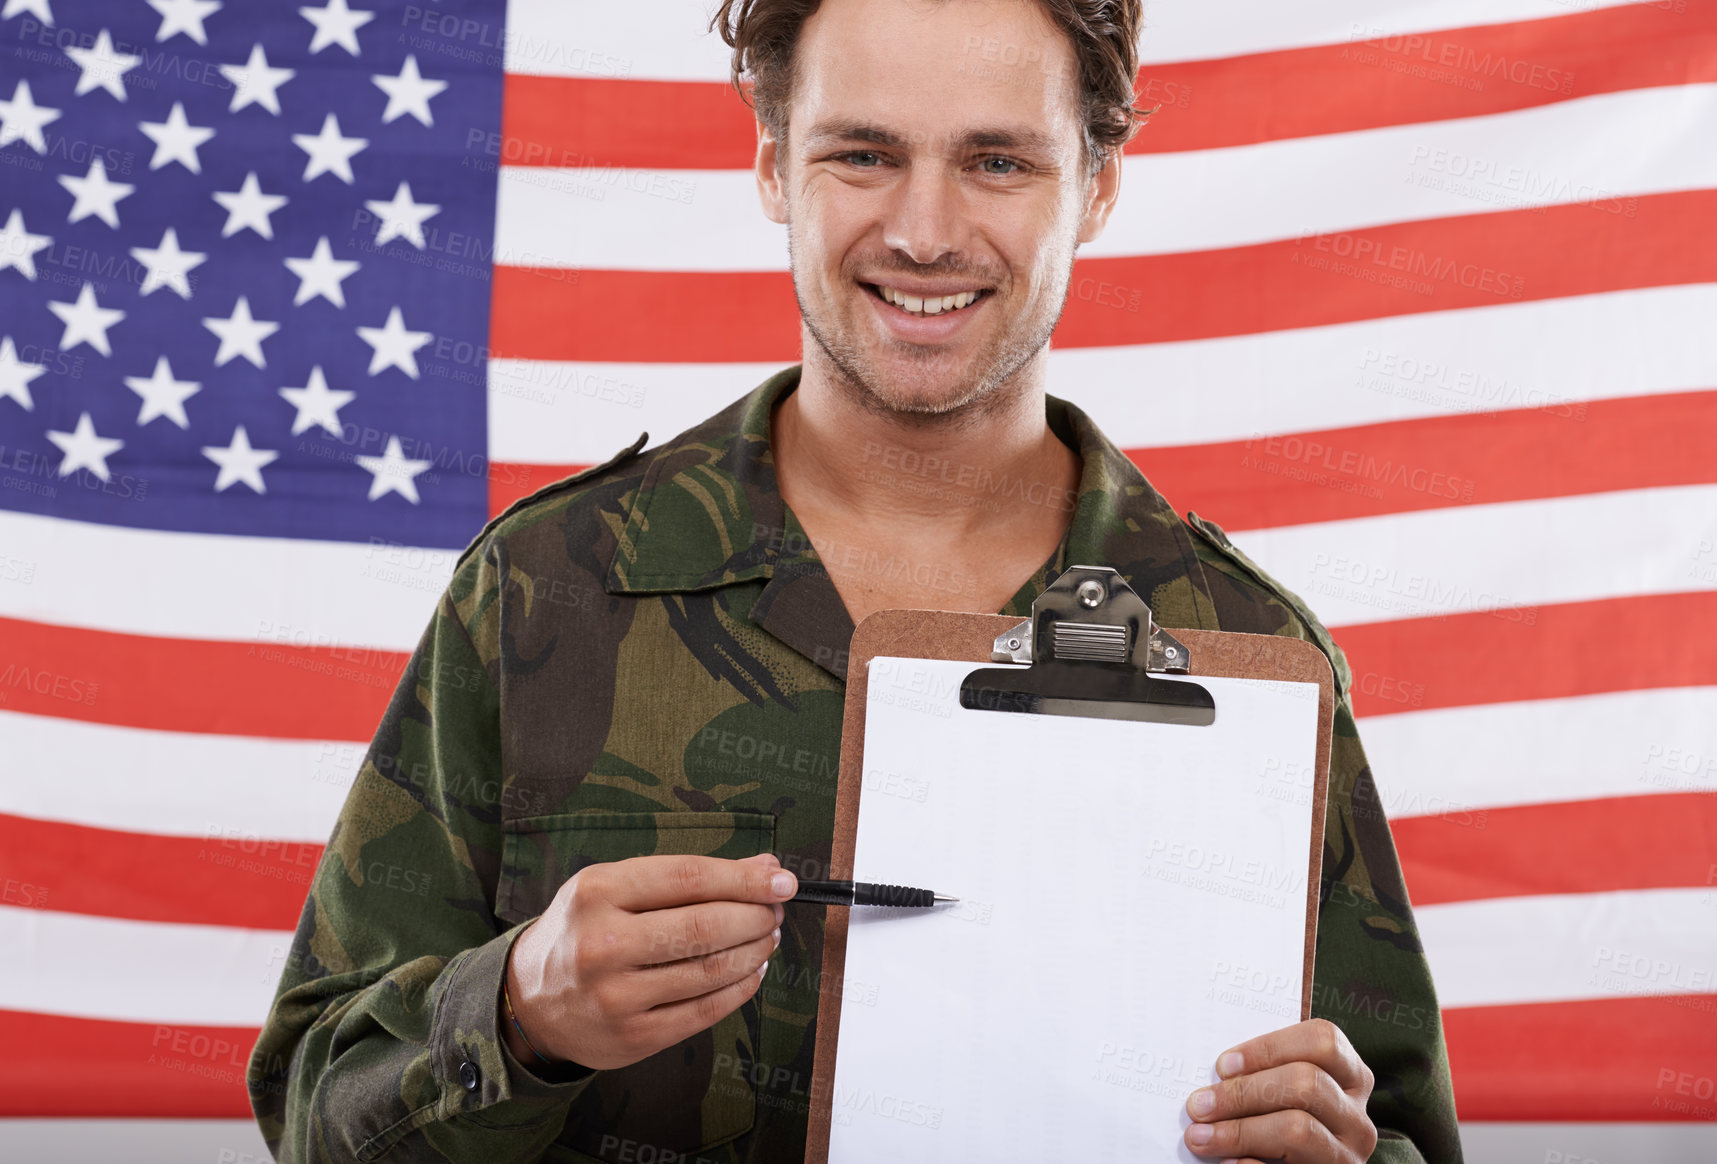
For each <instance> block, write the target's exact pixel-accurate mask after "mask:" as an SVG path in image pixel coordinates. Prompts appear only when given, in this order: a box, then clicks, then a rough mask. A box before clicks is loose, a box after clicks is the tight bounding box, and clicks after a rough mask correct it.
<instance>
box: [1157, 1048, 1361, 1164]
mask: <svg viewBox="0 0 1717 1164" xmlns="http://www.w3.org/2000/svg"><path fill="white" fill-rule="evenodd" d="M1216 1073H1217V1074H1218V1075H1220V1076H1221V1077H1222V1082H1220V1083H1215V1084H1212V1085H1211V1086H1209V1087H1201V1088H1199V1089H1198V1090H1197V1091H1195V1092H1193V1093H1192V1095H1191V1097H1190V1098H1188V1099H1187V1101H1186V1110H1187V1112H1188V1113H1189V1114H1190V1115H1191V1116H1192V1118H1193V1121H1194V1122H1193V1125H1192V1126H1191V1127H1189V1128H1187V1130H1186V1146H1187V1147H1188V1148H1190V1149H1191V1150H1192V1153H1193V1155H1195V1156H1204V1157H1208V1158H1211V1159H1219V1160H1232V1161H1238V1162H1239V1164H1259V1162H1260V1161H1262V1160H1282V1161H1285V1164H1359V1162H1361V1161H1364V1160H1367V1159H1369V1158H1370V1156H1371V1150H1372V1149H1373V1148H1374V1147H1376V1146H1377V1128H1376V1127H1375V1126H1373V1125H1372V1122H1371V1118H1370V1117H1369V1116H1367V1115H1366V1114H1365V1103H1366V1100H1368V1099H1370V1098H1371V1086H1372V1083H1373V1082H1374V1080H1373V1077H1372V1074H1371V1069H1370V1068H1369V1067H1367V1066H1366V1065H1365V1063H1364V1061H1363V1060H1361V1059H1360V1057H1359V1054H1358V1052H1356V1051H1355V1050H1354V1049H1353V1044H1352V1043H1350V1042H1348V1041H1347V1036H1346V1035H1344V1034H1342V1033H1341V1028H1339V1027H1337V1026H1336V1025H1335V1024H1334V1023H1332V1022H1329V1021H1328V1020H1327V1019H1310V1020H1308V1021H1307V1022H1303V1023H1296V1024H1294V1025H1293V1026H1291V1027H1283V1028H1282V1029H1281V1030H1279V1031H1274V1032H1272V1033H1270V1034H1268V1035H1262V1036H1260V1037H1259V1038H1256V1039H1252V1040H1250V1041H1249V1042H1245V1043H1241V1044H1240V1045H1239V1046H1238V1047H1235V1048H1233V1049H1232V1050H1229V1051H1224V1052H1223V1053H1222V1054H1221V1055H1220V1056H1219V1057H1218V1058H1217V1060H1216Z"/></svg>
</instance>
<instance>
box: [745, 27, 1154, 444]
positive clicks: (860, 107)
mask: <svg viewBox="0 0 1717 1164" xmlns="http://www.w3.org/2000/svg"><path fill="white" fill-rule="evenodd" d="M796 51H797V81H796V84H795V87H794V91H793V98H792V105H791V111H790V114H789V117H788V133H787V138H788V141H787V145H786V147H785V148H784V149H783V148H779V147H778V146H777V143H775V142H774V140H773V139H772V138H771V137H770V136H769V135H768V134H767V133H763V134H762V135H761V136H760V140H759V150H758V162H757V168H758V182H759V188H760V190H761V192H762V194H763V201H764V207H765V210H766V212H768V213H769V215H770V217H771V218H773V219H775V220H776V221H778V222H785V223H786V224H787V227H788V245H789V248H790V253H791V259H792V266H793V282H794V288H795V291H796V292H797V295H798V299H799V308H800V311H801V313H802V315H803V316H804V320H805V324H806V327H807V328H808V330H809V331H810V333H811V336H812V338H813V339H814V341H815V342H816V343H817V345H818V346H819V347H820V348H821V349H822V351H823V353H825V354H826V355H827V358H828V360H829V361H830V362H831V363H832V364H833V365H834V367H835V369H836V370H837V372H838V375H837V376H836V379H837V380H841V381H844V382H845V383H846V385H847V386H848V387H849V388H851V389H852V390H855V391H856V392H857V393H858V394H859V396H860V397H861V399H862V402H863V403H865V404H867V405H868V406H871V407H877V408H882V409H885V410H887V411H890V412H896V413H949V412H956V411H959V410H961V409H964V408H965V407H967V406H969V405H972V404H974V403H976V402H978V401H981V400H983V399H984V398H985V397H986V396H989V395H990V394H991V393H992V392H993V391H994V390H995V389H996V388H997V387H999V386H1001V385H1003V384H1005V383H1006V382H1008V380H1009V378H1010V377H1012V376H1013V375H1014V374H1015V373H1016V372H1018V371H1019V370H1020V369H1021V368H1022V367H1024V366H1025V365H1026V364H1027V363H1028V362H1029V361H1031V360H1032V359H1033V358H1034V357H1038V356H1039V355H1040V353H1041V352H1042V350H1043V348H1044V346H1045V345H1046V344H1047V343H1048V342H1049V336H1050V332H1051V331H1052V330H1054V327H1055V322H1056V320H1057V319H1058V318H1059V317H1060V314H1061V307H1062V304H1063V302H1064V301H1065V299H1066V297H1067V286H1068V278H1069V275H1070V273H1071V269H1072V264H1073V253H1074V248H1075V247H1076V246H1077V244H1078V243H1081V242H1087V241H1090V240H1091V239H1093V238H1095V237H1096V236H1097V234H1098V233H1099V232H1100V231H1101V230H1102V227H1103V223H1104V222H1105V221H1106V219H1107V217H1108V212H1109V208H1110V207H1111V206H1112V205H1113V201H1114V196H1115V194H1116V193H1117V191H1118V186H1119V172H1120V166H1119V162H1118V160H1111V162H1110V163H1109V165H1107V166H1106V167H1105V168H1104V170H1103V171H1102V172H1101V173H1100V174H1099V176H1098V178H1097V179H1096V180H1095V181H1092V182H1087V181H1086V180H1085V174H1086V172H1087V171H1086V158H1085V152H1084V149H1083V127H1082V123H1081V120H1080V116H1079V108H1078V95H1079V83H1078V67H1077V62H1076V60H1075V57H1074V53H1073V46H1072V44H1071V42H1070V41H1069V40H1068V38H1067V36H1066V35H1065V34H1063V33H1062V32H1060V31H1059V30H1058V29H1056V28H1055V26H1054V25H1052V24H1051V23H1050V22H1049V20H1048V18H1047V17H1046V16H1044V14H1043V12H1042V10H1041V9H1040V7H1039V5H1038V4H1037V3H1035V0H824V3H823V5H822V7H821V8H819V9H818V11H817V13H816V14H815V15H814V16H812V17H811V18H810V19H809V20H808V21H806V22H805V26H804V28H803V30H802V32H801V34H800V38H799V43H798V47H797V50H796ZM902 300H904V306H902V304H901V301H902ZM950 300H951V301H950ZM968 301H969V302H968ZM806 355H807V357H808V358H814V356H815V355H816V353H813V352H810V351H807V353H806Z"/></svg>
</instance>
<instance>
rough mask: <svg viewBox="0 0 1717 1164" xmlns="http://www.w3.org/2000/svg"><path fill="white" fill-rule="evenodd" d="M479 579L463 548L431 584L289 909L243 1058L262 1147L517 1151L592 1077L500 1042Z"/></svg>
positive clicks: (551, 1126)
mask: <svg viewBox="0 0 1717 1164" xmlns="http://www.w3.org/2000/svg"><path fill="white" fill-rule="evenodd" d="M485 573H486V570H485V567H484V566H483V563H482V561H481V558H480V556H479V555H469V556H468V557H467V559H466V560H465V561H464V562H463V563H462V565H461V567H460V569H459V570H458V572H457V573H456V574H455V576H454V578H453V581H452V582H451V584H450V585H449V588H448V590H447V592H446V593H445V594H444V595H443V596H442V599H441V603H440V605H439V607H438V609H437V612H436V615H435V617H434V619H433V620H432V621H431V623H430V625H429V628H428V629H427V631H426V632H425V633H424V636H423V639H422V640H421V642H420V643H419V644H418V647H417V650H416V652H415V653H414V654H413V655H412V658H411V662H410V664H409V666H408V668H407V670H406V672H405V674H404V675H403V676H402V677H401V679H400V682H399V686H398V688H397V689H396V690H395V692H394V696H393V699H392V702H391V703H390V704H389V706H388V709H387V713H386V716H385V717H384V718H383V720H382V723H381V726H380V728H379V730H378V731H377V733H376V737H375V740H374V742H373V743H372V745H371V746H370V749H369V752H368V754H367V755H366V757H365V759H364V761H363V764H362V767H361V769H360V770H359V772H358V774H357V777H356V779H355V781H354V783H353V785H352V788H351V791H350V793H349V794H348V796H347V798H346V802H345V805H344V807H343V808H342V809H341V811H340V816H339V819H338V820H337V821H336V822H335V825H334V829H333V833H332V835H331V836H330V838H329V841H328V847H327V849H326V851H325V852H324V853H323V856H322V860H321V863H320V865H319V866H318V868H317V870H316V875H315V878H314V880H313V882H312V884H311V889H310V893H309V897H308V899H307V900H306V901H305V903H304V911H303V914H302V915H301V917H300V918H299V922H298V928H297V932H296V934H295V935H294V937H293V941H292V946H291V951H290V954H289V955H288V957H287V962H286V966H285V968H284V971H283V972H282V974H281V978H280V985H279V987H278V988H277V991H276V994H275V999H274V1005H273V1007H272V1009H271V1010H270V1012H269V1016H268V1021H267V1024H266V1025H265V1026H264V1027H263V1029H262V1033H261V1036H260V1037H259V1038H258V1040H257V1044H256V1047H255V1050H254V1051H253V1052H252V1055H251V1059H250V1064H249V1070H248V1072H247V1076H248V1083H249V1088H250V1101H251V1106H252V1109H253V1111H254V1112H255V1115H256V1119H257V1122H258V1123H259V1124H260V1126H261V1129H262V1133H263V1136H264V1138H265V1140H266V1141H267V1143H268V1147H269V1150H270V1151H271V1152H272V1153H273V1154H274V1156H275V1158H276V1159H278V1160H282V1161H293V1162H305V1164H308V1162H311V1161H317V1162H320V1161H353V1160H373V1159H377V1158H380V1157H383V1156H385V1157H386V1158H387V1159H388V1160H413V1161H416V1160H426V1161H464V1160H470V1161H478V1160H481V1161H485V1162H499V1161H510V1160H534V1159H536V1158H538V1157H539V1156H540V1155H541V1154H542V1152H543V1151H544V1149H545V1148H546V1147H547V1145H548V1144H549V1143H550V1142H551V1141H552V1140H553V1139H554V1138H555V1137H556V1136H557V1135H558V1134H559V1132H560V1130H561V1127H562V1124H563V1123H564V1121H565V1117H566V1114H567V1108H568V1105H569V1104H570V1103H571V1102H572V1100H573V1098H574V1097H576V1096H577V1095H578V1094H579V1093H580V1092H581V1091H582V1090H583V1089H584V1088H585V1087H587V1086H588V1085H589V1082H590V1079H591V1078H593V1077H594V1073H593V1072H589V1071H587V1070H585V1069H583V1068H577V1067H569V1068H566V1069H564V1070H563V1072H562V1074H561V1075H560V1076H559V1077H556V1078H547V1077H544V1076H543V1075H539V1074H537V1073H534V1072H533V1071H531V1070H528V1069H526V1068H525V1067H524V1066H522V1065H521V1064H519V1063H518V1062H517V1061H516V1060H515V1059H514V1058H513V1057H512V1055H511V1053H510V1052H509V1050H508V1049H507V1046H506V1043H505V1041H504V1040H503V1039H502V1038H501V1036H500V1030H499V1026H498V1024H499V1022H501V1021H505V1020H504V1019H501V1018H500V1017H499V1015H498V1012H499V1009H500V1007H499V991H500V988H501V978H502V975H503V973H504V969H505V966H506V961H507V952H508V950H509V948H510V947H511V945H512V943H513V941H514V939H515V938H516V937H517V936H518V933H519V931H520V930H521V929H522V928H523V927H522V926H515V927H507V928H502V926H501V925H500V924H499V923H498V921H497V918H496V915H495V912H494V902H495V891H496V883H497V877H498V874H499V869H500V863H501V845H502V829H501V820H502V812H501V808H502V803H503V800H504V799H505V798H506V797H508V796H510V795H514V792H513V790H511V789H509V788H508V787H507V786H506V782H505V777H504V772H503V766H502V760H501V753H500V735H499V718H498V717H499V695H498V688H497V686H496V683H495V681H494V676H492V675H491V674H490V673H489V671H488V670H487V668H486V666H485V660H484V658H483V657H482V652H480V651H479V649H478V647H477V645H476V643H475V642H474V640H473V637H472V635H471V633H470V630H469V627H470V626H471V625H472V624H473V623H474V622H475V621H480V620H481V619H482V617H483V615H484V614H485V613H487V614H490V615H492V614H493V610H492V609H489V608H488V607H487V606H486V605H485V600H486V598H487V600H488V601H490V602H492V601H493V596H494V595H495V594H496V593H497V592H498V588H496V587H494V586H492V585H486V584H485V578H484V575H485ZM474 616H475V617H474ZM493 657H494V656H493V653H491V655H490V658H491V659H493Z"/></svg>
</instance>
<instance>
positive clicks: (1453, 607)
mask: <svg viewBox="0 0 1717 1164" xmlns="http://www.w3.org/2000/svg"><path fill="white" fill-rule="evenodd" d="M1409 467H1410V468H1413V469H1414V470H1415V471H1418V470H1420V469H1430V468H1435V466H1409ZM1427 479H1429V478H1427ZM1215 517H1216V520H1217V521H1220V520H1221V516H1220V515H1215ZM1232 537H1233V541H1234V544H1235V545H1236V546H1238V547H1239V548H1240V549H1241V550H1242V551H1244V552H1245V553H1246V554H1247V555H1249V556H1250V557H1252V558H1253V559H1254V560H1255V561H1256V562H1258V564H1259V565H1260V566H1262V567H1263V568H1264V569H1265V570H1266V571H1268V572H1269V573H1270V574H1272V575H1274V576H1275V578H1276V580H1277V581H1279V582H1281V583H1282V584H1283V585H1284V586H1286V587H1287V588H1288V589H1289V590H1292V591H1295V592H1296V593H1298V594H1299V596H1300V597H1301V598H1303V599H1305V601H1306V603H1307V604H1308V605H1309V606H1310V607H1311V608H1312V610H1313V611H1314V612H1315V613H1316V614H1317V615H1318V617H1319V618H1320V619H1321V620H1322V621H1323V622H1324V623H1325V624H1327V625H1329V626H1331V627H1339V626H1354V625H1358V624H1361V623H1375V622H1388V621H1391V620H1394V619H1401V618H1421V617H1426V616H1431V615H1446V614H1463V613H1466V612H1469V611H1484V610H1492V611H1496V612H1497V617H1498V618H1499V619H1501V620H1503V621H1504V623H1505V624H1506V626H1507V627H1508V629H1509V630H1511V631H1515V632H1518V635H1517V637H1516V638H1515V639H1513V640H1509V639H1508V638H1507V636H1503V640H1504V641H1514V642H1518V644H1519V647H1520V649H1522V650H1526V651H1530V650H1531V649H1532V648H1533V647H1534V646H1536V643H1535V642H1534V640H1533V631H1532V626H1533V624H1534V623H1535V622H1536V620H1537V617H1538V613H1537V610H1536V607H1538V606H1540V605H1543V604H1548V603H1561V602H1582V601H1588V600H1592V599H1600V598H1623V597H1636V596H1639V595H1646V594H1675V593H1682V592H1686V591H1692V590H1701V589H1707V590H1708V589H1711V588H1712V583H1710V582H1701V581H1700V578H1702V577H1703V575H1701V574H1700V573H1699V570H1698V563H1699V562H1700V560H1701V558H1702V557H1703V558H1705V559H1707V560H1709V559H1710V551H1709V550H1708V549H1706V548H1705V547H1706V546H1709V545H1712V544H1717V485H1685V486H1676V487H1673V488H1662V489H1627V490H1618V491H1616V492H1613V493H1589V494H1578V495H1575V496H1570V497H1552V498H1548V499H1543V500H1533V501H1510V502H1504V503H1501V504H1497V505H1464V506H1456V507H1453V508H1446V509H1429V510H1421V511H1418V512H1416V513H1391V514H1385V515H1383V516H1380V517H1362V518H1353V519H1349V520H1345V521H1325V522H1313V523H1309V524H1306V525H1295V526H1282V527H1279V528H1276V529H1268V530H1252V531H1249V532H1246V533H1239V534H1234V535H1232ZM1475 662H1476V664H1477V665H1479V666H1498V665H1503V666H1506V665H1509V660H1506V659H1481V660H1476V661H1475Z"/></svg>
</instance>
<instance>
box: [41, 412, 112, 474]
mask: <svg viewBox="0 0 1717 1164" xmlns="http://www.w3.org/2000/svg"><path fill="white" fill-rule="evenodd" d="M48 439H49V440H51V441H53V442H54V443H55V444H56V445H58V446H59V447H60V452H62V453H64V454H65V458H64V459H63V460H61V461H60V476H62V477H70V476H71V475H72V474H73V473H75V472H77V471H78V470H79V469H88V470H89V471H90V472H91V473H94V474H95V475H96V476H97V477H100V478H101V479H102V480H103V481H106V480H108V479H109V478H110V477H111V476H112V474H111V473H109V472H108V471H107V458H109V457H111V456H113V454H115V453H117V452H118V451H119V450H120V449H123V448H124V447H125V442H124V441H122V440H117V439H115V438H114V437H104V436H97V435H96V434H95V425H94V424H93V423H92V422H91V421H90V418H89V413H87V412H86V413H84V414H83V415H82V416H80V417H78V423H77V427H76V428H74V429H72V431H70V432H54V431H53V430H51V429H50V430H49V431H48Z"/></svg>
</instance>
